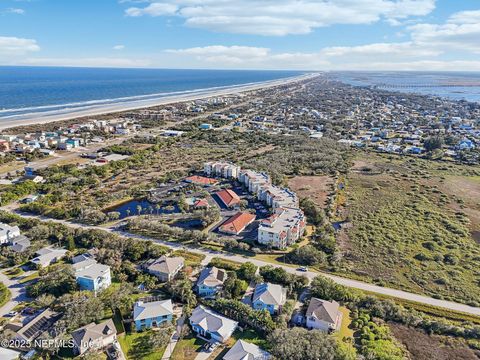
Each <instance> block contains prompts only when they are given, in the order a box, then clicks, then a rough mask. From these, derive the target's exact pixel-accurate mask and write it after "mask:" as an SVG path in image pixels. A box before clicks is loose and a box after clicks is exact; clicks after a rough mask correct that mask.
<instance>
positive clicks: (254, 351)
mask: <svg viewBox="0 0 480 360" xmlns="http://www.w3.org/2000/svg"><path fill="white" fill-rule="evenodd" d="M271 357H272V356H271V355H270V353H269V352H267V351H265V350H262V349H261V348H260V347H258V346H257V345H255V344H251V343H249V342H246V341H243V340H238V341H237V342H236V343H235V345H233V346H232V347H231V349H230V350H228V352H227V353H226V354H225V355H224V356H223V358H222V360H269V359H270V358H271Z"/></svg>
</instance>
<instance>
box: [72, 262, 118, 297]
mask: <svg viewBox="0 0 480 360" xmlns="http://www.w3.org/2000/svg"><path fill="white" fill-rule="evenodd" d="M72 266H73V269H74V270H75V279H76V280H77V284H78V286H79V288H80V290H88V291H93V292H95V293H97V292H98V291H101V290H105V289H106V288H108V287H109V286H110V285H111V284H112V275H111V273H110V266H107V265H103V264H100V263H97V261H96V260H95V259H93V258H88V257H86V258H85V260H83V261H79V262H76V263H74V264H73V265H72Z"/></svg>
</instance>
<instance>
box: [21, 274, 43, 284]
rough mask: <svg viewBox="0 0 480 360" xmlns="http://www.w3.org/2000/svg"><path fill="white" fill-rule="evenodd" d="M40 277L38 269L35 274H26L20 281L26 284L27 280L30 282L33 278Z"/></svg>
mask: <svg viewBox="0 0 480 360" xmlns="http://www.w3.org/2000/svg"><path fill="white" fill-rule="evenodd" d="M38 277H39V275H38V271H35V272H34V273H33V274H30V275H28V276H25V277H24V278H22V279H21V280H20V281H19V283H20V284H24V283H26V282H29V281H32V280H35V279H37V278H38Z"/></svg>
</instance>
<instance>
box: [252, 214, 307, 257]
mask: <svg viewBox="0 0 480 360" xmlns="http://www.w3.org/2000/svg"><path fill="white" fill-rule="evenodd" d="M304 231H305V215H304V214H303V211H302V210H300V209H299V208H276V209H275V212H274V213H273V214H272V215H271V216H270V217H269V218H267V219H265V220H263V221H261V222H260V224H259V226H258V238H257V241H258V242H259V243H260V244H263V245H270V246H272V247H275V248H279V249H284V248H286V247H287V246H289V245H292V244H294V243H295V242H296V241H297V240H298V239H300V237H301V236H302V235H303V232H304Z"/></svg>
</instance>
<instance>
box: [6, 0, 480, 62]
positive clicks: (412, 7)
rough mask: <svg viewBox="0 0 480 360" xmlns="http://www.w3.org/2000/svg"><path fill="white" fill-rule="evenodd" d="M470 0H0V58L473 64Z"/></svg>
mask: <svg viewBox="0 0 480 360" xmlns="http://www.w3.org/2000/svg"><path fill="white" fill-rule="evenodd" d="M479 54H480V1H479V0H263V1H260V0H243V1H234V0H164V1H159V0H0V64H4V65H61V66H109V67H110V66H111V67H162V68H228V69H308V70H480V58H479Z"/></svg>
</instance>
